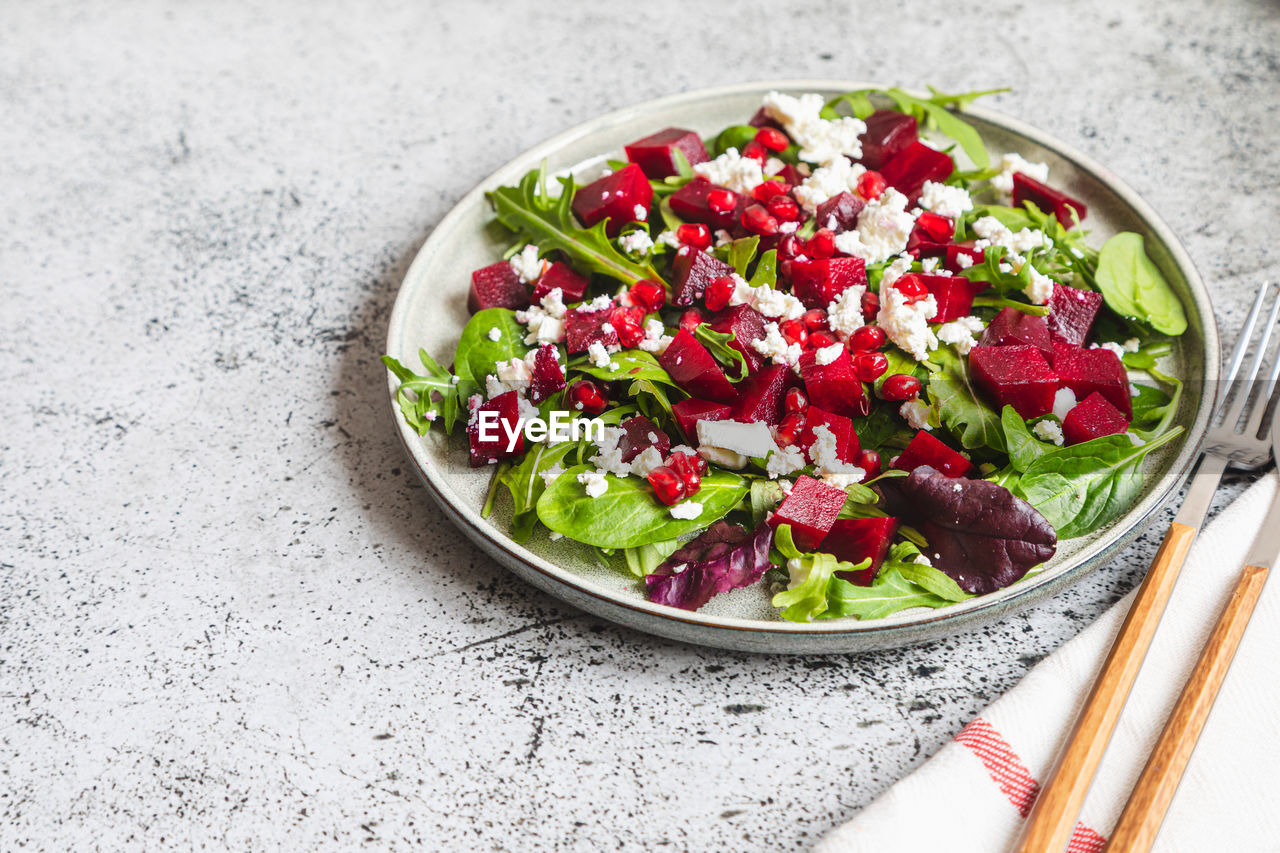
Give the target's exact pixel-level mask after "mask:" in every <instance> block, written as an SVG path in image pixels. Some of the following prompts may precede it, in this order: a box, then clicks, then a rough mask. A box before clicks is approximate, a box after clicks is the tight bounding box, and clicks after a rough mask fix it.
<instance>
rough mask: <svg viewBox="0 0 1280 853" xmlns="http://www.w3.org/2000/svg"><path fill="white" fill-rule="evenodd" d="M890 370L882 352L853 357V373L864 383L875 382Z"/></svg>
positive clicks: (865, 353)
mask: <svg viewBox="0 0 1280 853" xmlns="http://www.w3.org/2000/svg"><path fill="white" fill-rule="evenodd" d="M888 369H889V359H887V358H885V356H884V353H882V352H864V353H860V354H858V355H856V356H854V357H853V373H854V375H855V376H857V377H858V378H859V379H861V380H862V381H863V382H875V381H876V380H877V379H879V378H880V377H881V376H884V372H885V371H886V370H888Z"/></svg>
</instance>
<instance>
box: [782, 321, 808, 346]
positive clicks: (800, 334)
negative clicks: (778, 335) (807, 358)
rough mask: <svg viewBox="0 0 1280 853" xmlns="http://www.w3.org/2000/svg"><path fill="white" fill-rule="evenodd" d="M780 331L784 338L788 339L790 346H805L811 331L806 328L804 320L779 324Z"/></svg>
mask: <svg viewBox="0 0 1280 853" xmlns="http://www.w3.org/2000/svg"><path fill="white" fill-rule="evenodd" d="M778 331H779V332H782V337H784V338H786V339H787V343H789V344H799V345H800V346H804V342H805V341H806V340H808V338H809V330H808V329H806V328H805V327H804V321H803V320H786V321H784V322H782V323H779V324H778Z"/></svg>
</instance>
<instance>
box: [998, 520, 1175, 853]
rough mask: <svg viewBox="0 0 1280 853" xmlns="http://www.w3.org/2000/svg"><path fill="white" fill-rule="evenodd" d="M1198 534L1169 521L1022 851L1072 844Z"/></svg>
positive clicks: (1026, 830) (1040, 852)
mask: <svg viewBox="0 0 1280 853" xmlns="http://www.w3.org/2000/svg"><path fill="white" fill-rule="evenodd" d="M1195 536H1196V528H1195V527H1192V526H1191V525H1188V524H1182V523H1179V522H1177V521H1175V522H1173V523H1172V524H1171V525H1169V532H1168V533H1166V534H1165V537H1164V541H1163V542H1162V543H1161V544H1160V550H1159V551H1157V552H1156V557H1155V560H1154V561H1153V562H1152V563H1151V568H1150V569H1149V570H1148V571H1147V576H1146V578H1144V579H1143V581H1142V586H1141V587H1139V589H1138V594H1137V596H1136V597H1135V598H1134V601H1133V605H1132V607H1130V609H1129V614H1128V616H1126V617H1125V620H1124V624H1123V625H1122V626H1120V633H1119V634H1117V635H1116V639H1115V643H1114V644H1113V645H1112V646H1111V651H1110V653H1109V654H1108V655H1107V659H1106V661H1105V662H1104V663H1103V664H1102V671H1101V672H1100V673H1099V674H1098V678H1097V680H1096V681H1095V682H1094V684H1093V689H1092V690H1091V691H1090V692H1089V696H1088V698H1086V699H1085V702H1084V706H1083V707H1082V708H1081V709H1080V715H1079V716H1078V717H1077V718H1076V722H1075V726H1074V727H1073V728H1072V730H1071V733H1070V735H1068V737H1067V743H1066V746H1065V747H1063V749H1062V752H1061V753H1059V755H1058V762H1057V764H1056V765H1054V768H1053V770H1052V771H1050V774H1049V777H1048V779H1047V780H1046V782H1045V783H1044V785H1043V787H1042V788H1041V789H1040V795H1039V796H1038V797H1037V798H1036V802H1035V805H1034V806H1033V807H1032V810H1031V814H1030V816H1028V817H1027V820H1026V823H1025V824H1024V825H1023V830H1022V835H1021V836H1020V837H1019V839H1018V841H1017V843H1016V844H1015V845H1014V847H1013V848H1012V850H1013V851H1015V852H1016V853H1059V851H1061V850H1062V849H1063V848H1064V847H1066V846H1067V841H1068V840H1069V839H1070V837H1071V830H1072V829H1073V828H1074V827H1075V823H1076V816H1077V815H1078V814H1079V813H1080V807H1081V806H1082V805H1083V804H1084V798H1085V794H1087V793H1088V792H1089V785H1090V783H1091V782H1092V781H1093V774H1094V772H1095V771H1096V770H1097V768H1098V763H1099V762H1100V761H1101V760H1102V755H1103V753H1104V752H1106V749H1107V742H1108V741H1110V740H1111V733H1112V732H1113V731H1114V730H1115V727H1116V720H1117V719H1118V718H1119V717H1120V711H1121V710H1122V709H1123V708H1124V703H1125V699H1127V698H1128V696H1129V688H1131V687H1132V686H1133V682H1134V679H1135V678H1136V677H1137V675H1138V669H1139V667H1140V666H1141V665H1142V659H1143V657H1145V656H1146V653H1147V647H1148V646H1150V645H1151V638H1152V636H1153V635H1154V634H1155V632H1156V626H1157V625H1158V624H1159V622H1160V616H1161V615H1162V614H1163V613H1164V608H1165V604H1166V603H1167V602H1168V600H1169V593H1170V592H1171V591H1172V590H1173V584H1174V581H1176V580H1177V579H1178V572H1179V570H1180V569H1181V568H1182V564H1183V562H1184V561H1185V560H1186V558H1187V551H1188V550H1190V548H1191V542H1192V540H1193V539H1195Z"/></svg>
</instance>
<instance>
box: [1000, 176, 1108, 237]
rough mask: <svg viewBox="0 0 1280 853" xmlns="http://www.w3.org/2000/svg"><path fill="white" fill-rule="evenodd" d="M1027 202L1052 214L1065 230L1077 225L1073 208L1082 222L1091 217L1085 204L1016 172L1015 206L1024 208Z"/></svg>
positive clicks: (1014, 186) (1014, 180) (1014, 185)
mask: <svg viewBox="0 0 1280 853" xmlns="http://www.w3.org/2000/svg"><path fill="white" fill-rule="evenodd" d="M1026 202H1031V203H1032V204H1034V205H1035V206H1036V207H1038V208H1040V209H1041V210H1042V211H1044V212H1045V213H1052V214H1053V215H1054V216H1056V217H1058V221H1059V222H1061V223H1062V225H1063V227H1064V228H1070V227H1071V226H1072V225H1074V224H1075V222H1074V220H1072V218H1071V208H1073V207H1074V208H1075V210H1076V216H1077V217H1079V219H1080V221H1081V222H1084V218H1085V217H1086V216H1088V215H1089V208H1087V207H1085V204H1084V202H1082V201H1078V200H1076V199H1074V198H1072V197H1071V196H1069V195H1067V194H1066V193H1064V192H1062V191H1061V190H1055V189H1054V188H1053V187H1051V186H1049V185H1048V184H1042V183H1040V182H1039V181H1037V180H1036V179H1035V178H1032V177H1029V176H1028V175H1024V174H1023V173H1022V172H1014V173H1013V206H1014V207H1022V206H1023V204H1025V203H1026Z"/></svg>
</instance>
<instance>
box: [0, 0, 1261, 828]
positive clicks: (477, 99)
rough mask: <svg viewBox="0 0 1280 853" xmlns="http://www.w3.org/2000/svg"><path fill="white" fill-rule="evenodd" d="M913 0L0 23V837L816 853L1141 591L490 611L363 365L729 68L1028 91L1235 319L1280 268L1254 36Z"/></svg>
mask: <svg viewBox="0 0 1280 853" xmlns="http://www.w3.org/2000/svg"><path fill="white" fill-rule="evenodd" d="M907 6H908V8H906V9H905V10H904V9H902V8H901V7H900V6H888V5H882V6H876V5H873V4H858V5H857V6H856V7H855V6H850V5H849V4H845V3H836V2H834V0H828V2H816V3H814V2H807V3H803V4H800V3H796V4H790V5H788V4H786V3H782V4H779V3H778V2H773V3H763V2H759V1H758V0H751V2H743V3H740V4H737V5H736V6H735V7H734V12H733V14H732V16H731V17H728V18H726V17H725V15H724V13H723V11H722V10H718V9H713V8H711V7H709V6H708V7H705V8H704V7H702V6H697V5H691V4H687V3H686V4H677V3H674V2H670V0H653V2H651V3H649V4H647V5H646V7H645V9H644V13H643V14H639V13H637V14H633V15H621V14H619V13H618V12H617V11H616V10H613V9H606V8H605V7H603V6H601V5H599V4H589V3H572V4H568V5H566V6H565V7H564V8H563V9H559V8H558V9H557V14H556V15H547V14H545V11H544V8H545V7H544V5H543V4H533V3H523V4H514V3H504V4H499V3H496V2H480V3H468V4H444V3H435V4H426V5H423V4H419V5H416V6H414V5H408V6H406V5H403V4H399V5H394V4H393V5H382V6H378V7H373V8H371V7H368V6H366V5H363V4H355V3H351V2H345V3H339V4H338V5H337V6H326V7H315V8H311V7H308V8H307V9H305V10H303V9H301V8H297V9H279V8H278V9H277V10H276V11H274V12H272V11H270V10H267V9H260V8H258V7H255V6H253V5H251V4H246V3H239V4H236V3H233V4H230V5H227V4H223V5H219V6H218V7H216V8H204V9H194V8H191V9H185V10H184V9H182V8H176V7H175V8H171V9H162V8H160V7H152V6H145V5H128V6H125V5H121V4H112V5H106V6H103V5H99V6H93V5H88V4H83V3H77V2H68V3H47V4H39V5H36V4H10V6H9V7H7V8H6V9H5V10H4V19H5V20H4V29H5V35H6V39H5V49H4V50H2V51H0V104H3V106H4V114H5V116H6V121H4V122H2V123H0V186H3V187H4V194H3V197H4V200H5V202H7V203H6V204H0V260H2V261H3V263H0V283H3V290H4V299H5V301H4V303H3V308H0V360H2V364H3V370H0V384H2V386H3V400H4V403H5V405H4V406H3V407H0V419H2V420H0V495H3V504H2V505H0V570H2V571H0V706H2V707H3V709H4V711H5V712H6V719H7V720H8V721H9V725H8V726H7V727H6V728H4V729H3V732H0V767H3V768H4V770H5V776H4V784H3V785H0V848H2V849H5V850H8V849H15V848H20V847H21V846H22V845H26V846H27V847H30V848H44V849H68V848H71V849H84V848H90V847H92V846H94V845H97V846H100V847H102V848H103V849H121V850H127V849H159V848H165V847H179V848H201V847H203V848H206V849H224V848H228V847H230V848H236V849H268V848H273V847H282V846H284V847H292V848H303V849H313V850H349V849H352V848H353V847H355V846H357V845H359V846H361V847H364V848H366V849H387V850H401V849H409V848H412V847H422V848H426V849H463V850H474V849H481V850H489V849H519V850H565V851H569V850H597V849H628V850H638V849H653V848H659V849H661V848H663V847H667V848H670V849H676V850H684V849H689V850H701V849H776V850H797V849H803V848H805V847H807V846H808V845H809V844H811V843H812V842H813V840H814V839H816V838H817V837H819V836H820V835H821V834H822V833H823V832H825V831H826V830H827V829H828V828H829V827H830V826H832V825H834V824H835V823H836V822H838V821H841V820H843V819H846V818H847V817H848V816H849V815H850V814H851V813H852V812H853V811H854V810H855V809H857V808H858V807H860V806H861V805H863V804H865V803H867V802H869V801H870V800H871V799H872V798H874V797H875V796H876V795H877V794H878V793H880V792H881V791H883V790H884V789H885V788H886V787H887V786H889V785H890V784H892V782H893V781H894V780H896V779H898V778H900V777H901V776H902V775H903V774H905V773H907V772H909V771H910V770H911V769H913V768H915V767H916V766H918V765H919V764H920V763H921V762H922V761H924V760H925V759H926V758H927V757H928V756H929V755H931V754H932V753H934V752H935V751H936V750H937V749H938V748H939V747H940V746H942V745H943V744H944V743H946V742H947V740H948V739H949V738H950V737H952V735H953V734H954V732H955V731H957V730H958V729H959V727H960V726H961V725H963V723H964V722H966V721H967V720H968V719H969V718H970V717H971V716H972V715H973V714H974V713H975V712H977V711H978V710H980V709H981V708H982V707H983V706H984V705H985V704H987V703H988V702H990V701H991V700H992V699H993V698H995V697H996V696H998V695H1000V693H1001V692H1003V691H1004V690H1006V689H1008V688H1009V687H1010V686H1012V685H1013V684H1015V683H1016V682H1017V681H1018V679H1020V678H1021V677H1022V676H1023V675H1024V674H1025V672H1026V671H1027V669H1028V668H1029V667H1030V666H1032V665H1033V664H1034V663H1035V662H1036V661H1037V660H1039V659H1040V658H1041V657H1042V656H1043V655H1044V654H1046V653H1048V652H1050V651H1052V650H1053V649H1054V648H1056V647H1057V646H1058V645H1059V644H1061V643H1062V642H1063V641H1064V640H1065V639H1067V638H1068V637H1070V636H1073V635H1074V634H1075V633H1076V632H1078V631H1079V630H1080V629H1081V628H1082V627H1083V626H1084V625H1086V624H1088V623H1089V622H1090V621H1091V620H1092V619H1093V618H1095V617H1096V615H1097V614H1098V613H1099V612H1100V611H1101V610H1102V609H1103V608H1104V607H1106V606H1107V605H1108V604H1109V603H1111V602H1113V601H1115V600H1116V599H1117V598H1118V597H1119V596H1121V595H1122V594H1123V593H1124V592H1125V591H1127V590H1128V589H1130V588H1131V587H1132V586H1133V585H1134V584H1135V583H1136V582H1137V580H1138V578H1139V576H1140V575H1141V572H1142V570H1143V569H1144V568H1145V566H1146V564H1147V562H1148V561H1149V559H1150V557H1151V555H1152V554H1153V552H1154V550H1155V547H1156V545H1157V540H1158V536H1146V537H1144V538H1143V539H1142V540H1141V541H1140V542H1138V543H1137V544H1136V545H1134V546H1133V547H1132V548H1131V549H1129V550H1128V551H1127V552H1126V553H1125V554H1124V555H1123V556H1122V557H1121V558H1120V559H1119V560H1117V561H1116V562H1115V564H1114V565H1112V566H1110V567H1107V568H1106V569H1103V570H1101V571H1099V572H1097V573H1096V574H1095V575H1093V576H1092V577H1090V578H1089V579H1088V580H1086V581H1085V582H1083V583H1081V584H1080V585H1078V586H1077V587H1075V588H1073V589H1072V590H1070V591H1069V592H1067V593H1065V594H1063V595H1061V596H1059V597H1058V598H1056V599H1054V600H1052V601H1049V602H1046V603H1044V604H1043V605H1041V606H1040V607H1037V608H1035V609H1033V610H1031V611H1028V612H1026V613H1024V614H1020V615H1018V616H1014V617H1011V618H1010V619H1008V620H1006V621H1005V622H1003V623H1001V624H999V625H996V626H992V627H990V628H988V629H985V630H982V631H978V632H974V633H972V634H967V635H963V636H958V637H953V638H950V639H947V640H943V641H939V642H935V643H931V644H928V645H924V646H917V647H912V648H907V649H901V650H896V651H888V652H882V653H878V654H869V655H862V656H857V657H848V656H842V657H826V658H814V657H801V658H765V657H752V656H748V655H741V654H732V653H726V652H717V651H712V650H707V649H698V648H692V647H688V646H683V645H679V644H676V643H672V642H668V641H665V640H660V639H656V638H652V637H647V636H644V635H640V634H636V633H633V632H630V631H626V630H623V629H619V628H616V627H614V626H612V625H609V624H606V623H603V622H601V621H599V620H598V619H595V618H593V617H590V616H586V615H583V614H580V613H577V612H573V611H569V610H567V609H566V608H565V607H564V606H563V605H561V604H560V603H558V602H557V601H555V600H553V599H551V598H549V597H547V596H545V595H542V594H541V593H538V592H536V591H534V590H533V589H531V588H530V587H528V586H526V585H524V584H523V583H521V582H519V581H517V580H515V579H514V578H513V577H512V576H511V575H510V574H508V573H507V572H505V571H503V570H502V569H500V568H498V567H497V566H496V565H494V564H493V563H492V562H491V561H490V560H489V559H488V558H487V557H485V556H484V555H483V554H482V553H481V552H479V551H478V550H477V549H475V548H474V547H472V546H471V545H470V544H469V543H468V542H467V541H466V540H465V539H464V538H463V537H462V536H461V535H460V533H459V532H458V531H457V529H456V528H454V527H453V526H452V525H451V524H450V523H449V522H448V521H447V520H446V519H445V518H444V517H443V516H442V515H441V513H440V512H439V511H438V510H436V509H435V507H434V505H433V504H431V503H430V502H429V500H428V499H427V498H426V496H425V494H424V493H423V490H422V489H421V487H420V486H419V485H418V483H417V482H416V481H415V480H414V478H413V474H412V471H411V469H409V468H408V467H407V466H405V465H404V464H403V457H402V453H401V449H400V447H399V444H398V441H397V439H396V436H395V433H394V431H393V428H392V421H391V415H390V413H389V411H388V408H387V404H386V399H385V382H384V377H383V369H382V367H381V366H380V365H379V364H378V363H377V357H378V355H380V353H381V347H382V341H383V338H384V335H385V329H386V322H387V318H388V315H389V312H390V308H391V304H392V301H393V299H394V295H395V289H396V287H397V285H398V283H399V281H400V279H401V277H402V276H403V274H404V271H405V269H406V267H407V264H408V262H409V261H410V259H411V258H412V257H413V254H414V252H415V251H416V250H417V248H418V246H419V245H421V242H422V240H424V239H425V237H426V235H427V234H429V233H430V231H431V228H432V225H433V224H434V223H435V222H437V221H438V220H439V219H440V218H441V217H442V216H443V215H444V214H445V213H446V212H447V211H448V209H449V208H450V207H451V206H452V205H453V204H454V203H455V202H456V201H457V200H458V199H459V198H460V197H461V196H462V195H463V194H464V193H465V192H466V191H467V190H468V189H470V188H471V187H472V186H473V185H474V184H475V183H476V182H477V181H479V180H480V179H481V178H482V177H484V176H485V175H487V174H488V173H489V172H491V171H492V170H493V169H494V168H496V167H497V166H498V165H500V164H501V163H503V162H505V161H506V160H507V159H509V158H510V157H512V156H514V155H515V154H517V153H519V152H520V151H522V150H524V149H526V148H528V147H530V146H531V145H533V144H535V143H537V142H539V141H541V140H542V139H545V138H547V137H549V136H551V135H553V134H555V133H557V132H559V131H561V130H563V129H565V128H566V127H568V126H569V125H571V124H574V123H576V122H579V121H583V120H585V119H588V118H590V117H592V116H594V115H597V114H599V113H600V112H602V111H605V110H609V109H614V108H618V107H622V106H626V105H628V104H632V103H636V102H638V101H641V100H645V99H647V98H650V97H656V96H659V95H662V94H666V93H669V92H672V91H682V90H687V89H692V88H698V87H702V86H710V85H717V84H722V83H730V82H736V81H740V80H743V79H757V78H764V77H802V76H840V77H849V78H862V79H874V80H880V81H884V82H887V83H901V84H903V85H912V86H921V85H923V84H925V83H932V84H933V85H935V86H938V87H940V88H944V89H950V90H960V89H968V88H985V87H989V86H996V85H1006V84H1007V85H1012V86H1014V87H1015V91H1013V92H1012V93H1009V94H1007V95H1002V96H1000V97H999V98H998V99H994V100H993V102H992V103H993V106H996V107H998V108H1000V109H1003V110H1005V111H1007V112H1008V113H1010V114H1012V115H1014V116H1017V117H1019V118H1021V119H1024V120H1026V121H1029V122H1032V123H1034V124H1036V125H1039V126H1041V127H1043V128H1045V129H1046V130H1048V131H1050V132H1051V133H1054V134H1056V135H1058V136H1060V137H1062V138H1063V139H1065V140H1066V141H1067V142H1068V143H1071V144H1074V145H1076V146H1079V147H1080V148H1082V149H1084V150H1085V151H1087V152H1089V153H1090V154H1092V155H1094V156H1095V157H1096V158H1097V159H1099V160H1100V161H1101V162H1103V163H1104V164H1106V165H1107V166H1108V167H1109V168H1111V169H1112V170H1114V171H1115V172H1117V173H1118V174H1120V175H1121V176H1122V177H1123V178H1125V179H1126V180H1127V181H1129V182H1131V183H1132V184H1133V185H1134V186H1135V187H1137V189H1138V190H1139V191H1140V192H1141V193H1143V194H1144V195H1145V196H1146V197H1147V199H1148V200H1149V201H1151V202H1152V203H1153V204H1154V206H1155V207H1156V209H1157V210H1159V211H1160V212H1161V213H1162V214H1163V215H1164V216H1165V217H1166V218H1167V219H1168V220H1169V221H1170V223H1171V224H1172V225H1173V227H1174V230H1175V231H1176V232H1177V233H1178V234H1179V235H1180V236H1181V237H1182V238H1183V239H1184V240H1185V241H1186V243H1187V245H1188V248H1189V249H1190V251H1191V254H1192V256H1193V257H1194V258H1195V260H1196V261H1197V263H1198V264H1199V266H1200V269H1201V271H1202V272H1203V273H1204V275H1205V278H1206V280H1208V281H1209V282H1210V283H1211V284H1212V286H1213V288H1214V300H1215V305H1216V307H1217V310H1218V311H1219V316H1220V319H1221V322H1222V325H1223V327H1224V328H1225V329H1228V330H1230V329H1232V328H1238V326H1239V322H1240V319H1241V318H1242V316H1243V314H1244V311H1245V310H1246V309H1247V306H1248V303H1249V300H1250V296H1251V291H1252V289H1253V287H1255V286H1256V285H1257V284H1258V283H1259V281H1260V280H1261V279H1262V278H1263V277H1265V276H1268V275H1270V276H1272V277H1275V275H1276V274H1277V272H1280V269H1277V267H1276V256H1275V253H1274V246H1273V242H1274V241H1273V235H1271V234H1270V233H1269V232H1268V231H1267V229H1266V228H1265V227H1262V225H1261V224H1262V223H1269V222H1275V221H1276V220H1277V219H1278V218H1280V210H1278V209H1277V205H1276V200H1275V199H1276V197H1277V196H1276V192H1275V190H1276V185H1275V175H1277V174H1280V148H1277V147H1276V146H1275V145H1273V144H1272V143H1273V140H1274V137H1275V136H1276V132H1277V129H1278V128H1277V125H1276V117H1275V116H1276V113H1275V111H1274V106H1275V92H1276V90H1277V87H1278V84H1280V58H1278V57H1280V54H1278V52H1277V48H1276V45H1277V44H1280V23H1278V22H1277V17H1276V13H1275V10H1274V9H1273V8H1272V7H1271V6H1268V5H1267V4H1263V3H1255V4H1230V5H1219V6H1214V7H1212V8H1204V7H1202V5H1200V4H1195V3H1191V2H1187V0H1176V2H1173V3H1172V4H1170V3H1164V4H1160V5H1158V6H1157V5H1156V4H1154V3H1152V2H1150V0H1142V2H1138V3H1134V4H1127V5H1123V6H1121V7H1118V8H1117V7H1116V4H1105V3H1102V2H1101V0H1086V2H1083V3H1076V4H1071V5H1069V6H1066V5H1064V6H1061V7H1059V6H1056V5H1052V4H1001V3H997V4H995V5H994V6H993V5H992V4H990V3H981V4H980V3H976V2H969V0H962V2H958V3H952V4H947V5H939V4H937V3H924V2H910V3H908V4H907ZM994 18H998V19H999V25H998V29H999V33H1000V36H999V38H994V39H988V40H986V41H985V42H983V46H982V48H981V49H980V50H976V51H975V49H974V48H973V47H972V46H957V43H956V38H955V33H956V31H957V30H956V27H957V26H961V27H962V28H963V27H970V28H971V27H972V26H973V24H972V22H974V21H980V20H986V21H990V20H992V19H994ZM781 20H796V21H804V22H806V23H805V25H797V26H795V27H784V26H779V25H778V22H779V21H781ZM567 21H571V22H572V23H571V24H567V23H566V22H567ZM809 21H814V22H820V25H818V26H809V25H808V24H807V22H809ZM673 22H674V23H673ZM957 22H961V23H960V24H957ZM978 26H979V28H981V25H978ZM623 33H625V38H626V44H627V45H628V46H629V49H627V50H624V51H622V52H621V53H620V52H619V45H620V44H621V43H622V42H621V41H620V39H622V38H623ZM868 33H874V34H875V36H874V38H868V37H867V34H868ZM1045 56H1054V57H1065V58H1067V60H1069V62H1070V63H1071V64H1072V67H1075V68H1083V69H1087V70H1088V73H1084V74H1062V73H1056V72H1055V73H1050V72H1048V71H1045V70H1043V67H1044V66H1043V64H1042V63H1041V62H1040V61H1039V60H1038V59H1037V58H1038V57H1045ZM586 70H589V72H590V73H589V74H587V73H584V72H585V71H586ZM1240 488H1241V485H1240V482H1239V481H1237V483H1236V484H1235V485H1233V486H1232V487H1231V489H1230V490H1228V493H1227V494H1233V493H1238V492H1239V491H1240ZM1225 499H1226V498H1225V497H1224V498H1220V500H1219V505H1221V503H1222V501H1224V500H1225ZM1169 517H1171V513H1166V514H1165V517H1164V520H1165V521H1167V520H1168V518H1169ZM730 708H736V709H739V710H738V711H737V712H734V711H731V710H729V709H730ZM745 709H751V710H749V711H748V710H745ZM387 735H390V737H387ZM655 817H656V818H657V819H655Z"/></svg>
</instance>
